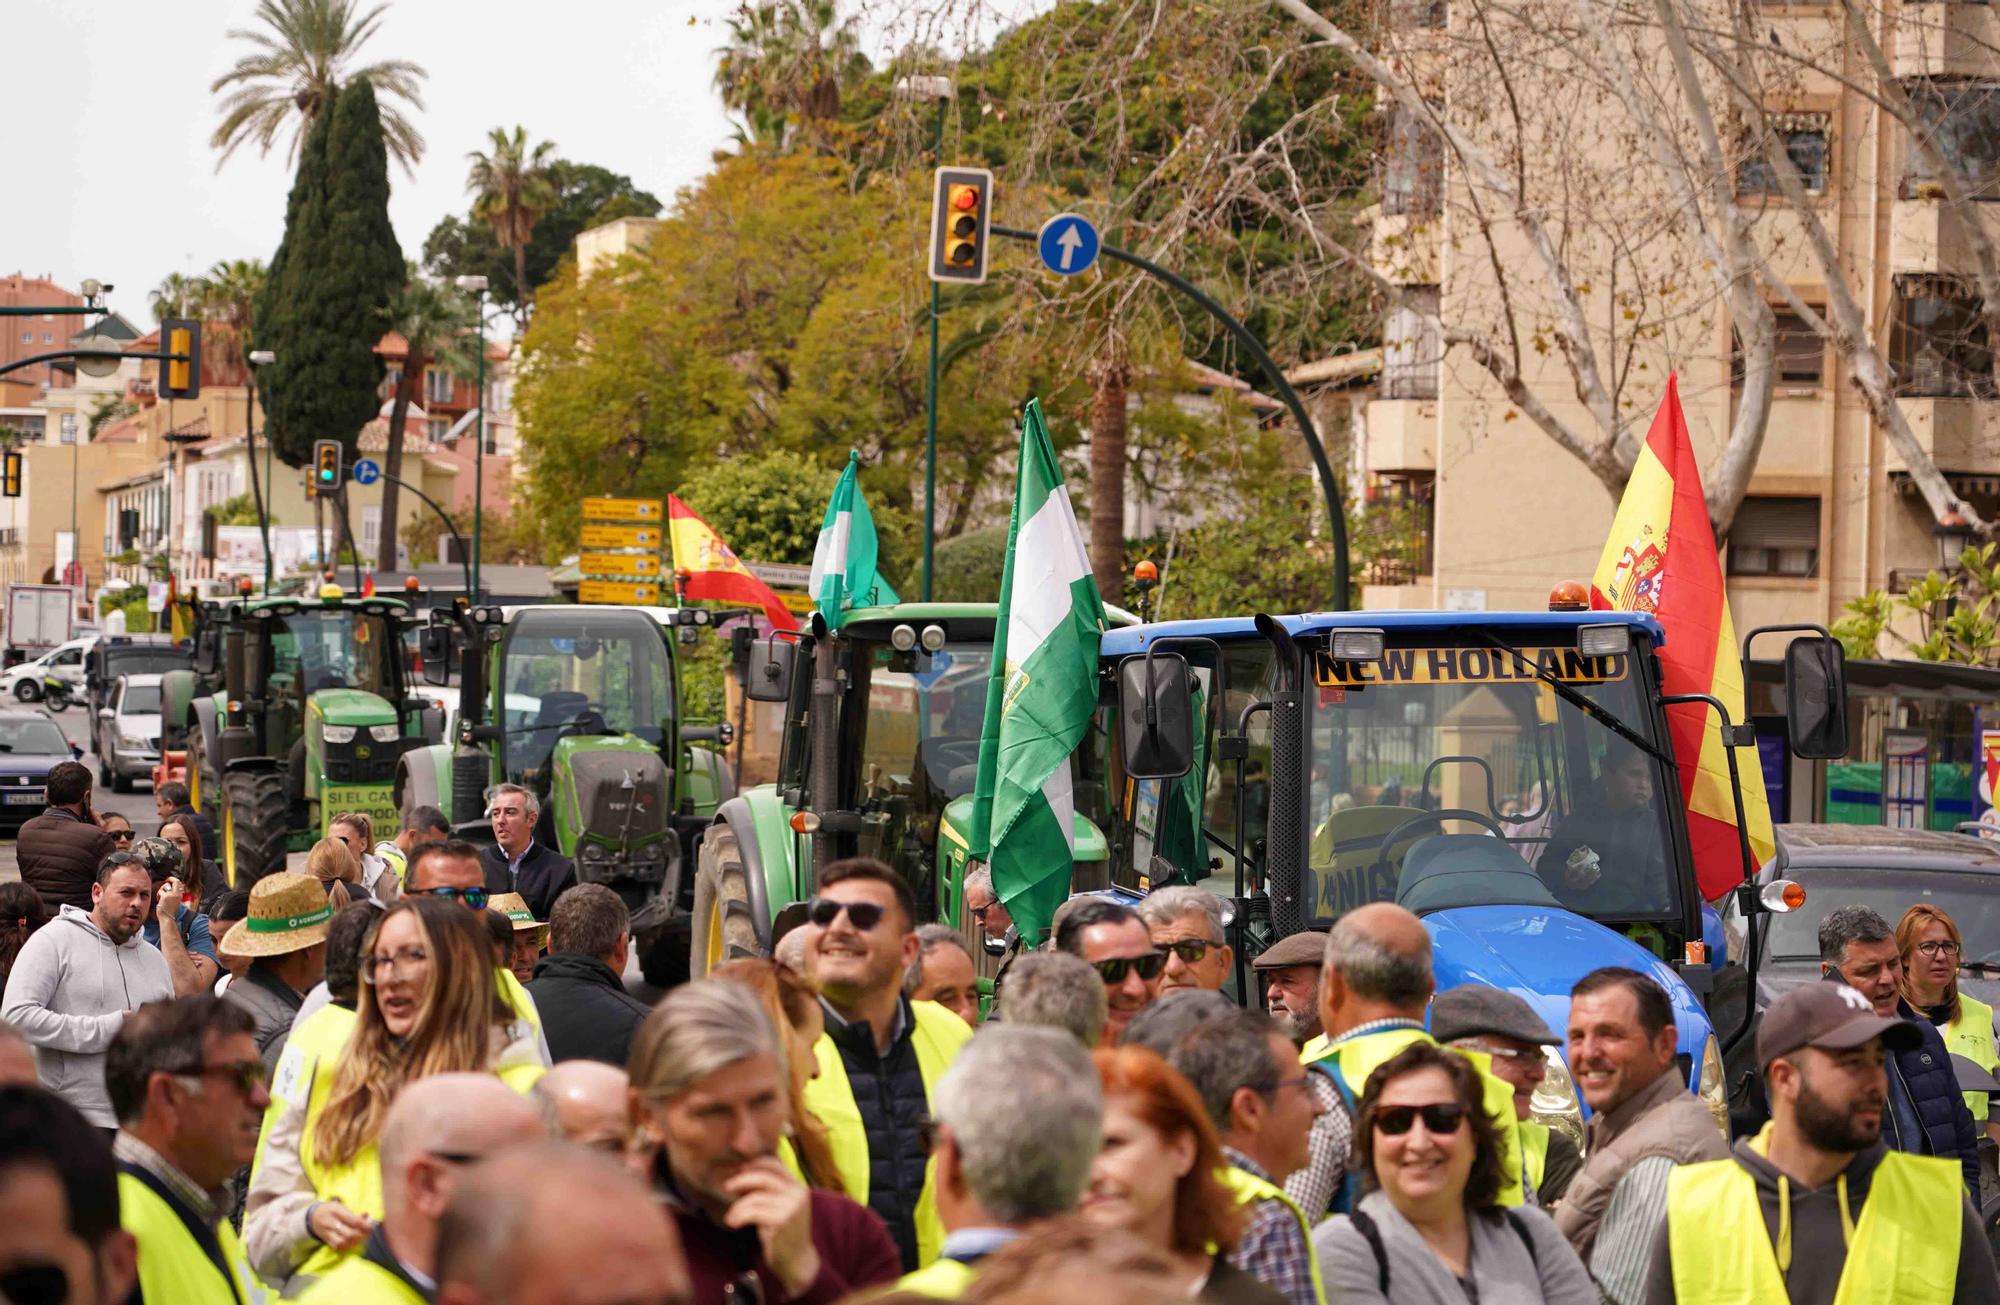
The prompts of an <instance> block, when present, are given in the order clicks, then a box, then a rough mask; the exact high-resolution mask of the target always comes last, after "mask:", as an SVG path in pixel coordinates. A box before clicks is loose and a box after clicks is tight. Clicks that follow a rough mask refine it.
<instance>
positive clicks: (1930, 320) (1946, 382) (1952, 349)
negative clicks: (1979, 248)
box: [1889, 275, 2000, 399]
mask: <svg viewBox="0 0 2000 1305" xmlns="http://www.w3.org/2000/svg"><path fill="white" fill-rule="evenodd" d="M1889 359H1890V364H1891V366H1893V367H1894V368H1895V370H1896V392H1897V393H1898V394H1902V395H1906V396H1909V397H1911V398H1930V399H1990V398H1994V397H1996V395H2000V387H1996V386H1995V384H1994V381H1993V350H1992V348H1991V347H1990V346H1988V344H1987V342H1986V321H1985V317H1984V314H1983V313H1982V312H1981V307H1980V301H1979V296H1978V295H1977V294H1975V293H1974V292H1973V289H1972V286H1971V284H1970V283H1969V282H1967V281H1964V280H1962V279H1960V278H1958V277H1951V276H1933V275H1913V276H1899V277H1897V278H1896V320H1895V324H1894V327H1893V329H1892V330H1891V332H1890V336H1889Z"/></svg>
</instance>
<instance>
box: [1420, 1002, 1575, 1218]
mask: <svg viewBox="0 0 2000 1305" xmlns="http://www.w3.org/2000/svg"><path fill="white" fill-rule="evenodd" d="M1431 1036H1432V1037H1434V1038H1436V1039H1437V1040H1438V1041H1439V1042H1442V1043H1444V1044H1445V1045H1446V1046H1450V1047H1457V1048H1459V1049H1460V1050H1463V1051H1478V1052H1484V1053H1485V1055H1486V1057H1487V1058H1488V1060H1489V1061H1490V1062H1491V1063H1492V1068H1493V1077H1495V1078H1498V1079H1504V1080H1505V1081H1506V1082H1507V1084H1508V1085H1509V1086H1511V1087H1512V1088H1513V1089H1514V1116H1515V1118H1517V1119H1519V1120H1520V1121H1521V1125H1520V1134H1521V1183H1522V1186H1523V1187H1524V1188H1525V1189H1526V1192H1527V1194H1528V1196H1529V1199H1530V1200H1532V1201H1534V1202H1535V1203H1536V1204H1537V1205H1540V1206H1542V1207H1543V1208H1545V1209H1547V1208H1551V1207H1553V1206H1554V1205H1555V1204H1556V1202H1558V1201H1560V1200H1562V1195H1563V1192H1564V1191H1565V1190H1566V1189H1567V1188H1568V1187H1569V1180H1570V1179H1572V1178H1574V1177H1575V1176H1576V1171H1577V1170H1578V1169H1580V1168H1582V1167H1583V1152H1582V1150H1581V1149H1579V1148H1578V1146H1577V1143H1576V1139H1575V1138H1572V1137H1571V1136H1570V1135H1569V1134H1567V1133H1564V1132H1562V1131H1561V1130H1559V1129H1553V1128H1550V1127H1549V1126H1548V1125H1547V1124H1543V1123H1538V1122H1537V1121H1535V1120H1534V1119H1532V1118H1530V1116H1531V1115H1532V1113H1533V1101H1534V1095H1535V1089H1536V1088H1538V1087H1540V1086H1541V1085H1542V1080H1543V1079H1544V1078H1546V1077H1548V1072H1549V1062H1548V1056H1547V1054H1546V1053H1545V1052H1544V1051H1543V1050H1542V1049H1543V1048H1544V1047H1554V1046H1559V1045H1561V1043H1562V1039H1561V1038H1558V1037H1557V1036H1556V1035H1555V1034H1554V1033H1551V1032H1550V1031H1549V1026H1548V1024H1547V1023H1545V1022H1544V1021H1543V1019H1542V1017H1541V1016H1539V1015H1537V1014H1535V1008H1534V1007H1532V1006H1530V1005H1529V1004H1528V1003H1527V1002H1526V1001H1523V1000H1522V999H1521V998H1520V997H1518V996H1516V995H1515V994H1514V993H1511V992H1507V991H1505V990H1503V989H1500V988H1489V987H1487V986H1486V985H1484V984H1479V983H1468V984H1465V985H1464V986H1462V987H1457V988H1453V989H1451V990H1450V991H1448V992H1441V993H1439V994H1438V995H1437V996H1435V997H1433V998H1432V999H1431Z"/></svg>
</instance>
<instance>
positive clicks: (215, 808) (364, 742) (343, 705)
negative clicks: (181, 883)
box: [164, 585, 443, 886]
mask: <svg viewBox="0 0 2000 1305" xmlns="http://www.w3.org/2000/svg"><path fill="white" fill-rule="evenodd" d="M411 620H412V618H411V615H410V609H409V607H408V606H407V605H406V604H404V603H402V602H400V601H398V600H396V599H392V598H372V597H371V598H349V597H347V596H346V595H345V594H344V593H343V592H342V591H341V590H340V588H339V587H338V586H335V585H327V586H325V587H324V588H323V589H322V590H321V591H320V596H319V597H318V598H302V597H301V598H265V599H255V600H240V601H232V602H228V603H211V604H208V605H206V606H204V607H203V608H202V610H201V612H200V614H199V623H198V628H197V630H196V632H195V657H194V668H193V670H192V672H188V673H180V674H186V675H188V676H189V678H188V679H186V680H182V679H180V678H179V677H178V675H176V676H175V677H173V678H174V680H175V682H174V683H173V684H171V685H168V686H166V689H167V692H166V693H165V694H164V696H165V697H166V699H167V700H168V702H169V703H171V704H173V705H174V706H175V707H176V708H177V709H178V710H177V713H176V716H177V720H178V721H179V723H180V728H181V729H182V731H183V735H184V737H185V739H186V742H187V751H188V788H189V791H190V793H191V795H192V797H193V799H194V802H195V806H196V809H198V810H199V811H201V812H202V814H204V815H206V816H208V817H209V819H211V820H212V821H214V822H215V825H216V829H217V839H218V841H219V842H220V844H221V847H220V848H219V853H220V855H221V858H222V863H223V870H224V873H225V874H226V875H227V877H228V879H229V882H230V883H232V884H236V885H239V886H240V885H247V884H248V883H250V882H251V881H253V880H256V879H258V878H261V877H262V876H263V875H265V874H268V873H270V872H271V871H272V870H274V869H283V868H284V863H285V854H286V853H287V852H288V851H303V850H305V849H307V848H309V847H311V846H312V844H313V843H314V842H316V841H317V840H319V839H321V838H324V837H325V836H326V834H327V829H328V825H329V823H330V822H331V820H332V819H333V817H334V816H336V815H338V814H340V813H341V812H343V811H365V812H367V813H368V815H369V816H370V818H371V819H373V820H374V821H375V823H376V825H377V827H386V828H390V829H393V828H394V826H395V821H396V807H395V803H394V801H393V800H392V795H391V781H392V780H393V779H394V777H395V773H396V762H397V759H398V758H399V757H400V756H401V755H402V754H403V752H404V750H405V749H407V748H410V747H413V746H417V745H420V744H421V743H422V742H424V740H425V739H426V738H427V737H428V738H435V737H437V736H438V735H439V733H440V732H441V731H442V728H443V720H442V715H441V713H439V712H437V711H436V710H435V709H434V708H432V707H431V705H430V703H429V702H428V701H426V700H424V699H422V698H413V697H411V696H410V695H409V693H408V688H409V681H408V678H407V674H406V671H405V668H404V657H403V631H404V630H405V629H406V628H407V627H408V626H409V625H410V624H411Z"/></svg>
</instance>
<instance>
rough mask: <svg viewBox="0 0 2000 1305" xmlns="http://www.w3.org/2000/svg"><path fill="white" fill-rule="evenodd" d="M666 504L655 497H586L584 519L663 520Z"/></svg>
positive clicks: (664, 518)
mask: <svg viewBox="0 0 2000 1305" xmlns="http://www.w3.org/2000/svg"><path fill="white" fill-rule="evenodd" d="M666 515H667V513H666V506H665V505H664V504H662V503H661V502H660V500H659V499H656V498H587V499H585V500H583V519H584V520H585V521H664V520H666Z"/></svg>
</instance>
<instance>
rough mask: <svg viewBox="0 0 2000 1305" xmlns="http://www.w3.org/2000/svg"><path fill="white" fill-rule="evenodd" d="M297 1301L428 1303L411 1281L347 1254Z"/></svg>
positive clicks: (326, 1304)
mask: <svg viewBox="0 0 2000 1305" xmlns="http://www.w3.org/2000/svg"><path fill="white" fill-rule="evenodd" d="M297 1300H298V1305H425V1302H424V1298H423V1297H422V1296H421V1295H419V1294H418V1293H417V1292H416V1291H414V1290H413V1289H412V1288H411V1287H410V1284H409V1283H407V1282H404V1281H403V1280H402V1279H401V1278H398V1277H397V1276H396V1275H395V1274H393V1273H391V1272H389V1271H388V1270H387V1269H385V1268H383V1267H382V1266H381V1265H379V1264H377V1263H375V1261H373V1260H364V1259H362V1258H361V1257H360V1256H359V1255H350V1256H348V1257H347V1258H346V1259H345V1260H344V1261H342V1263H341V1265H340V1267H339V1268H337V1269H335V1270H334V1271H333V1272H332V1273H329V1274H327V1275H326V1276H325V1277H324V1278H321V1279H320V1280H319V1281H318V1282H315V1283H314V1284H313V1285H312V1286H310V1287H308V1288H306V1289H305V1291H304V1292H302V1293H300V1294H299V1296H298V1297H297Z"/></svg>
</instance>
